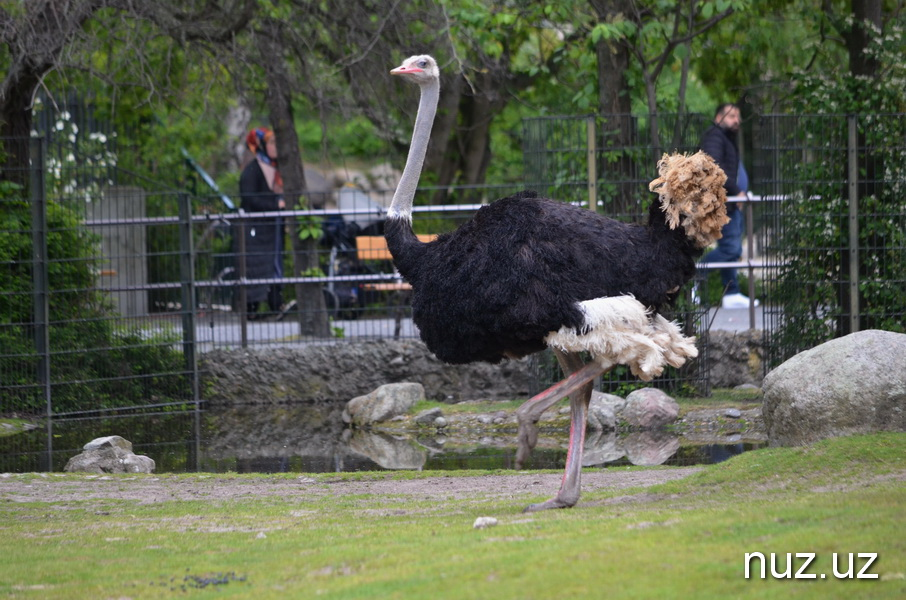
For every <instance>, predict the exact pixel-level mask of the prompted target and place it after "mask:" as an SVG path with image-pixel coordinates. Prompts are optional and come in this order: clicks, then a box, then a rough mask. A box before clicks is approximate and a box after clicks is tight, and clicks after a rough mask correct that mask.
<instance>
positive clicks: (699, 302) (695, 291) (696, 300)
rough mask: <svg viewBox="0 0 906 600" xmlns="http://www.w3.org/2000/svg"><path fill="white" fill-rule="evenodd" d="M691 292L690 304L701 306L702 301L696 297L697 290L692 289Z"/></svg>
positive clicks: (695, 288)
mask: <svg viewBox="0 0 906 600" xmlns="http://www.w3.org/2000/svg"><path fill="white" fill-rule="evenodd" d="M691 292H692V294H691V299H692V304H701V303H702V300H701V298H699V297H698V288H697V287H693V288H692V290H691Z"/></svg>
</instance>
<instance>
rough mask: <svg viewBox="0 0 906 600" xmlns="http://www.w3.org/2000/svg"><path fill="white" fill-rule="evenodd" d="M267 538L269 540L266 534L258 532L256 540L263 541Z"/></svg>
mask: <svg viewBox="0 0 906 600" xmlns="http://www.w3.org/2000/svg"><path fill="white" fill-rule="evenodd" d="M266 538H267V536H266V535H265V534H264V532H263V531H259V532H258V535H256V536H255V539H256V540H263V539H266Z"/></svg>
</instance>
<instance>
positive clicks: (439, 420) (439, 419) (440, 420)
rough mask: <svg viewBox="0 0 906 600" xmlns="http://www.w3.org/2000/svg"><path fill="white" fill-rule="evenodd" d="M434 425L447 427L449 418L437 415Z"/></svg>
mask: <svg viewBox="0 0 906 600" xmlns="http://www.w3.org/2000/svg"><path fill="white" fill-rule="evenodd" d="M434 426H435V427H438V428H440V427H446V426H447V420H446V419H445V418H443V417H437V418H436V419H434Z"/></svg>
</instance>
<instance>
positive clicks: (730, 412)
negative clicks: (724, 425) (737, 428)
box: [724, 408, 742, 419]
mask: <svg viewBox="0 0 906 600" xmlns="http://www.w3.org/2000/svg"><path fill="white" fill-rule="evenodd" d="M724 416H725V417H727V418H728V419H738V418H739V417H741V416H742V411H740V410H739V409H738V408H728V409H727V410H725V411H724Z"/></svg>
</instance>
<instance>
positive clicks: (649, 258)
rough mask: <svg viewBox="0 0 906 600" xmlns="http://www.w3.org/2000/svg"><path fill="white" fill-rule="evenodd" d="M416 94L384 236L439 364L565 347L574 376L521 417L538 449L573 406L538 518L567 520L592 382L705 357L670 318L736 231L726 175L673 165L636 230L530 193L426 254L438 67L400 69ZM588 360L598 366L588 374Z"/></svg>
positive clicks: (421, 63) (409, 64)
mask: <svg viewBox="0 0 906 600" xmlns="http://www.w3.org/2000/svg"><path fill="white" fill-rule="evenodd" d="M390 73H391V74H393V75H399V76H401V77H403V78H405V79H406V80H408V81H411V82H414V83H416V84H417V85H418V86H419V88H420V90H421V94H420V100H419V105H418V113H417V116H416V120H415V127H414V130H413V133H412V143H411V146H410V149H409V155H408V158H407V160H406V166H405V168H404V169H403V174H402V176H401V179H400V181H399V184H398V186H397V189H396V192H395V193H394V196H393V200H392V201H391V204H390V207H389V208H388V211H387V221H386V223H385V227H384V234H385V237H386V239H387V246H388V248H389V249H390V252H391V254H392V255H393V261H394V264H395V265H396V268H397V269H398V270H399V272H400V274H401V275H402V276H403V277H404V278H405V279H406V280H407V281H408V282H409V283H410V285H411V286H412V317H413V321H414V322H415V324H416V325H417V327H418V329H419V334H420V336H421V338H422V340H423V341H424V342H425V344H426V345H427V346H428V349H429V350H431V352H433V353H434V354H435V355H436V356H437V357H438V358H439V359H440V360H442V361H444V362H447V363H452V364H461V363H468V362H476V361H486V362H490V363H498V362H500V361H501V360H503V359H505V358H510V359H514V358H520V357H523V356H526V355H528V354H531V353H533V352H537V351H540V350H543V349H545V348H548V347H550V348H552V349H553V350H554V353H555V355H556V356H557V358H558V361H559V363H560V365H561V367H562V369H563V371H564V374H565V375H567V378H566V379H565V380H564V381H562V382H560V383H558V384H556V385H554V386H552V387H551V388H549V389H548V390H545V391H544V392H542V393H540V394H538V395H537V396H535V397H534V398H532V399H530V400H528V401H527V402H526V403H525V404H524V405H523V406H522V407H520V409H519V410H518V411H517V414H518V416H519V422H520V434H519V435H520V446H521V447H523V449H524V447H525V446H528V447H529V450H530V447H531V446H532V445H534V442H533V440H532V439H531V438H532V430H533V424H534V423H536V422H537V421H538V419H539V418H540V415H541V413H542V412H544V411H545V410H547V409H548V408H550V407H551V406H552V405H553V404H555V403H556V402H557V401H559V400H560V399H561V398H564V397H566V396H569V397H570V414H571V417H570V440H569V446H568V451H567V459H566V470H565V473H564V476H563V480H562V482H561V486H560V490H559V491H558V493H557V495H556V496H555V497H554V498H551V499H550V500H547V501H546V502H542V503H540V504H532V505H530V506H528V507H526V510H527V511H534V510H543V509H548V508H565V507H571V506H574V505H575V504H576V502H577V501H578V499H579V494H580V473H581V465H582V450H583V444H584V438H585V423H586V417H587V407H588V403H589V400H590V398H591V392H592V380H593V379H594V378H595V377H596V376H598V375H600V374H601V373H603V372H605V371H606V370H608V369H610V368H611V367H613V366H614V365H616V364H627V365H628V366H629V367H630V370H631V371H632V373H633V374H635V375H636V376H638V377H639V378H641V379H643V380H651V379H652V378H653V377H656V376H657V375H659V374H660V373H661V372H662V370H663V368H664V365H665V364H669V365H672V366H676V367H679V366H681V365H682V364H683V363H684V362H685V361H686V359H687V358H692V357H695V356H697V354H698V352H697V349H696V348H695V340H694V338H688V337H684V336H683V335H682V334H681V333H680V330H679V327H678V326H677V325H676V324H675V323H672V322H669V321H667V320H666V319H665V318H664V317H663V316H661V315H660V314H658V313H657V311H658V309H660V308H661V307H664V306H668V305H670V304H671V303H672V302H673V301H674V300H675V299H676V297H677V295H678V294H679V290H680V287H681V286H682V285H683V284H684V283H685V282H686V281H688V280H689V279H690V278H691V277H692V276H693V274H694V273H695V262H694V259H695V258H696V257H697V256H699V255H700V254H701V252H702V249H703V248H705V247H706V246H708V245H709V244H710V243H711V242H712V241H713V240H715V239H718V238H719V237H720V228H721V226H722V225H723V224H724V223H725V222H726V221H727V218H726V208H725V203H726V195H725V193H724V191H723V187H722V186H723V183H724V180H725V179H726V177H725V176H724V175H723V172H722V171H721V170H720V168H719V167H717V165H716V164H715V163H714V162H713V161H712V160H711V159H710V157H708V156H707V155H704V154H702V153H699V154H696V155H693V156H681V155H674V156H671V157H667V156H665V157H664V158H663V159H662V160H661V161H659V163H658V169H659V174H660V177H659V178H658V179H656V180H655V181H653V182H652V183H651V185H650V186H649V187H650V189H651V190H652V191H657V192H658V194H659V201H655V202H653V203H652V206H651V209H650V211H649V215H648V224H647V225H646V226H643V225H631V224H626V223H621V222H619V221H615V220H613V219H609V218H606V217H603V216H600V215H597V214H595V213H594V212H592V211H590V210H587V209H583V208H579V207H576V206H572V205H570V204H566V203H563V202H558V201H555V200H550V199H546V198H541V197H538V196H537V195H536V194H535V193H533V192H528V191H525V192H520V193H518V194H516V195H514V196H511V197H508V198H503V199H500V200H497V201H495V202H493V203H491V204H489V205H487V206H483V207H482V208H481V209H480V210H478V212H477V213H476V214H475V216H474V217H473V218H472V219H471V220H470V221H467V222H466V223H464V224H463V225H461V226H460V227H459V228H458V229H457V230H455V231H453V232H451V233H446V234H442V235H441V236H439V237H438V238H437V239H436V240H434V241H432V242H428V243H424V242H421V241H420V240H419V239H418V238H417V237H416V235H415V234H414V233H413V230H412V202H413V198H414V196H415V191H416V187H417V185H418V180H419V176H420V173H421V169H422V165H423V163H424V158H425V153H426V150H427V146H428V141H429V138H430V134H431V128H432V124H433V120H434V115H435V112H436V109H437V102H438V98H439V96H440V74H439V69H438V66H437V63H436V62H435V60H434V59H433V58H432V57H430V56H427V55H422V56H413V57H410V58H408V59H406V60H405V61H404V62H403V64H402V65H400V66H399V67H397V68H395V69H393V70H392V71H390ZM581 352H588V353H590V354H591V356H592V360H591V361H590V362H588V364H584V361H583V359H582V358H581V356H580V353H581Z"/></svg>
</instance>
